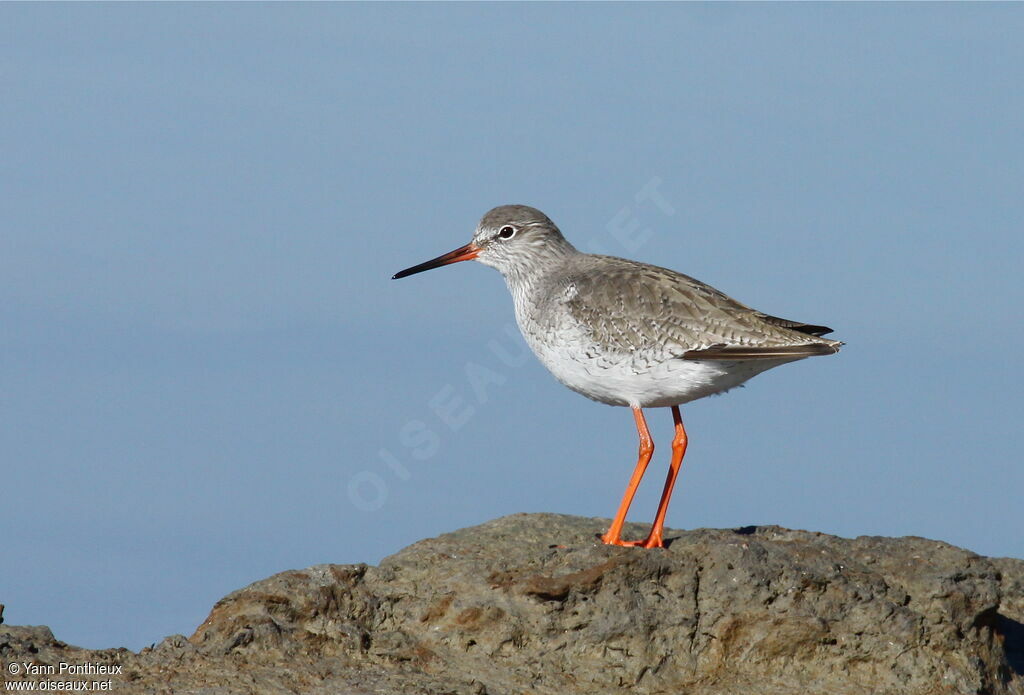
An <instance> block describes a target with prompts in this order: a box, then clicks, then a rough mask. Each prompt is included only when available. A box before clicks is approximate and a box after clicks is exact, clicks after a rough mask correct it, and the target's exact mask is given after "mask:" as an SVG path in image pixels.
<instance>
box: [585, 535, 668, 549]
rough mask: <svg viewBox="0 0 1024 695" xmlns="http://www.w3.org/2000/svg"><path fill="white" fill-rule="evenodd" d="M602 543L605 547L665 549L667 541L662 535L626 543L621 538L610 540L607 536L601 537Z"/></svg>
mask: <svg viewBox="0 0 1024 695" xmlns="http://www.w3.org/2000/svg"><path fill="white" fill-rule="evenodd" d="M601 541H602V542H603V543H604V544H605V545H618V546H621V547H623V548H664V547H665V541H664V540H662V538H661V534H651V535H650V536H648V537H647V538H645V539H643V540H642V541H624V540H622V539H621V538H609V537H608V535H607V534H605V535H604V536H601Z"/></svg>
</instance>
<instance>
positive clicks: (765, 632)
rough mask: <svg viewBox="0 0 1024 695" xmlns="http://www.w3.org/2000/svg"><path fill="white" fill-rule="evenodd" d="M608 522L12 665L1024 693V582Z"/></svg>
mask: <svg viewBox="0 0 1024 695" xmlns="http://www.w3.org/2000/svg"><path fill="white" fill-rule="evenodd" d="M606 523H607V522H606V521H605V520H600V519H582V518H576V517H566V516H557V515H551V514H532V515H525V514H523V515H515V516H510V517H505V518H501V519H497V520H495V521H491V522H489V523H486V524H483V525H481V526H476V527H472V528H467V529H463V530H460V531H456V532H454V533H450V534H446V535H443V536H440V537H438V538H431V539H427V540H424V541H420V542H419V543H416V544H414V545H412V546H410V547H408V548H406V549H405V550H403V551H401V552H399V553H398V554H396V555H393V556H391V557H389V558H386V559H385V560H384V561H383V562H382V563H381V564H380V566H379V567H369V566H366V565H318V566H315V567H310V568H308V569H305V570H300V571H290V572H283V573H281V574H278V575H275V576H273V577H270V578H268V579H265V580H263V581H260V582H257V583H255V584H252V585H250V586H248V587H246V588H244V589H241V590H239V591H236V592H234V593H232V594H230V595H228V596H227V597H225V598H224V599H222V600H221V601H219V602H218V603H217V604H216V605H215V606H214V608H213V610H212V611H211V613H210V615H209V617H208V618H207V619H206V621H205V622H204V623H203V624H202V625H200V626H199V628H198V629H197V630H196V632H195V634H193V635H192V637H190V638H188V639H186V638H184V637H181V636H175V637H170V638H167V639H166V640H164V641H163V642H162V643H161V644H159V645H158V646H156V647H155V648H152V649H146V650H143V651H142V652H141V653H139V654H133V653H131V652H128V651H126V650H107V651H103V652H85V651H84V650H76V649H75V648H73V647H69V646H67V645H63V644H62V643H60V642H57V641H56V640H54V639H53V636H52V635H50V634H49V631H48V630H46V628H7V629H6V631H5V628H4V626H0V661H3V662H4V663H7V662H9V661H12V660H22V661H25V662H28V661H30V660H32V659H35V660H38V661H39V662H41V663H54V662H56V661H58V660H61V659H63V660H64V661H69V660H72V661H74V660H77V661H79V662H81V661H85V660H89V661H93V662H103V663H110V664H114V663H117V664H120V665H122V667H123V668H122V671H123V673H122V674H120V675H118V676H115V677H114V687H113V689H114V690H115V691H117V692H133V693H134V692H137V693H162V692H167V693H172V692H173V693H200V692H202V693H212V692H217V693H249V692H260V693H263V692H266V693H277V692H282V693H283V692H302V693H353V694H355V693H437V694H440V693H466V694H473V695H479V694H481V693H491V694H498V693H502V694H503V693H524V692H531V693H537V694H544V693H558V694H559V695H569V694H572V693H581V694H582V693H588V694H591V693H612V692H621V691H624V690H626V689H628V690H630V691H632V692H637V693H680V692H685V693H696V694H708V695H712V694H719V693H721V694H725V693H737V692H749V693H769V694H770V693H780V694H781V693H786V694H787V695H788V694H790V693H797V692H799V693H828V694H829V695H840V694H844V693H849V694H851V695H853V694H858V695H859V694H861V693H863V694H865V695H866V694H869V693H900V694H901V695H903V694H907V693H922V694H924V693H929V694H930V693H936V694H937V693H1015V694H1017V695H1021V694H1024V626H1022V624H1021V623H1022V621H1024V561H1021V560H1012V559H989V558H984V557H980V556H978V555H975V554H974V553H971V552H968V551H965V550H962V549H959V548H955V547H953V546H950V545H948V544H945V543H941V542H937V541H930V540H925V539H922V538H879V537H861V538H856V539H852V540H851V539H844V538H837V537H834V536H827V535H824V534H819V533H810V532H806V531H791V530H787V529H782V528H778V527H773V526H767V527H750V528H744V529H736V530H707V529H701V530H696V531H672V532H670V533H669V534H668V537H669V538H670V539H671V542H670V545H669V547H668V548H666V549H665V550H651V551H649V550H641V549H634V548H616V547H608V546H604V545H602V544H600V543H599V542H598V540H597V537H596V534H597V533H598V532H600V531H601V530H603V528H604V527H605V525H606ZM627 530H628V531H632V532H633V534H634V535H641V533H642V530H643V529H640V528H633V529H627ZM5 676H6V677H7V678H11V675H10V674H8V673H5ZM23 677H26V676H24V675H23ZM27 678H30V679H31V678H32V677H27ZM51 678H52V676H51ZM37 679H38V678H37Z"/></svg>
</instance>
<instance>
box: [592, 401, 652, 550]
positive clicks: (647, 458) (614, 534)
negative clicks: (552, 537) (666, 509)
mask: <svg viewBox="0 0 1024 695" xmlns="http://www.w3.org/2000/svg"><path fill="white" fill-rule="evenodd" d="M633 418H634V419H635V420H636V431H637V433H638V434H639V435H640V457H639V459H638V460H637V462H636V468H634V469H633V477H632V478H630V479H629V486H628V487H626V494H625V495H623V496H622V503H621V504H620V505H619V511H618V513H617V514H616V515H615V519H614V521H612V525H611V526H609V527H608V532H607V533H606V534H604V535H603V536H601V540H602V541H604V542H605V543H607V544H608V545H636V543H635V542H634V543H631V542H628V541H624V540H622V525H623V524H624V523H626V512H628V511H629V505H630V504H631V503H632V502H633V495H635V494H636V489H637V488H638V487H640V479H641V478H643V477H644V471H645V470H647V464H648V463H650V462H651V456H653V455H654V441H653V440H652V439H651V432H650V430H648V429H647V421H646V420H645V419H644V413H643V411H642V410H640V408H633Z"/></svg>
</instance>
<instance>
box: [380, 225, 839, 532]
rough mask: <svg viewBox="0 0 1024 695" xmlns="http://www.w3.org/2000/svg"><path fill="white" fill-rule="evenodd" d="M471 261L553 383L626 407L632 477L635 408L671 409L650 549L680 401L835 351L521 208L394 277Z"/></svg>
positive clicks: (811, 334)
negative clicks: (607, 252) (494, 277)
mask: <svg viewBox="0 0 1024 695" xmlns="http://www.w3.org/2000/svg"><path fill="white" fill-rule="evenodd" d="M470 259H475V260H477V261H480V262H481V263H484V264H486V265H489V266H492V267H494V268H497V269H498V270H499V271H500V272H501V274H502V275H504V277H505V281H506V282H507V284H508V287H509V290H510V292H511V293H512V298H513V301H514V303H515V312H516V321H517V322H518V324H519V328H520V330H521V331H522V333H523V336H524V337H525V338H526V341H527V343H528V344H529V345H530V348H531V349H532V350H533V352H534V353H535V354H536V355H537V357H538V358H539V359H540V361H541V362H542V363H543V364H544V366H545V367H547V368H548V369H549V370H550V371H551V373H552V374H553V375H554V376H555V378H556V379H558V380H559V381H560V382H562V383H563V384H565V385H566V386H568V387H569V388H571V389H572V390H574V391H576V392H578V393H581V394H583V395H584V396H587V397H588V398H592V399H594V400H597V401H600V402H602V403H608V404H610V405H625V406H630V407H632V408H633V410H634V413H635V415H636V418H637V428H638V431H639V432H640V437H641V443H642V446H641V462H640V464H638V469H637V470H638V471H639V475H642V473H643V469H644V468H645V467H646V465H647V464H646V461H647V460H649V459H650V450H648V448H646V447H645V445H644V444H643V442H645V441H648V440H649V434H647V430H646V424H645V422H644V420H643V415H642V412H641V410H640V409H641V408H645V407H663V406H671V407H672V409H673V416H674V418H675V420H676V428H677V439H676V441H675V442H674V445H673V451H674V453H675V454H678V456H677V457H676V458H674V459H673V469H672V470H673V471H674V472H673V473H672V474H671V475H670V478H669V481H668V482H667V483H666V488H665V490H666V491H665V493H664V495H663V499H662V504H661V505H659V513H658V518H657V519H656V522H655V526H654V528H653V529H652V532H651V536H649V537H648V539H647V540H646V541H644V542H643V544H644V545H645V546H646V547H655V546H659V545H660V544H661V536H660V534H661V530H660V528H661V525H662V524H663V522H664V512H665V508H666V507H667V505H668V496H669V495H670V494H671V490H672V484H673V482H674V480H675V472H678V464H679V462H680V461H681V460H682V451H683V450H685V442H686V439H685V431H684V430H683V429H682V421H681V419H680V417H679V411H678V407H677V406H679V405H680V404H682V403H687V402H689V401H692V400H695V399H698V398H703V397H705V396H709V395H712V394H715V393H721V392H724V391H727V390H729V389H731V388H733V387H735V386H738V385H740V384H742V383H743V382H744V381H746V380H748V379H750V378H751V377H753V376H755V375H757V374H759V373H761V372H763V371H765V370H767V369H771V368H772V367H776V366H779V365H781V364H785V363H787V362H793V361H795V360H800V359H804V358H806V357H811V356H815V355H828V354H832V353H835V352H838V351H839V348H840V346H841V345H842V343H840V342H839V341H836V340H829V339H828V338H823V337H821V336H822V335H824V334H826V333H829V332H831V329H829V328H827V327H825V326H819V325H813V324H807V323H800V322H798V321H790V320H788V319H782V318H779V317H776V316H770V315H768V314H765V313H762V312H760V311H757V310H755V309H752V308H750V307H748V306H746V305H744V304H741V303H739V302H737V301H736V300H735V299H732V298H731V297H728V296H727V295H725V294H723V293H722V292H720V291H718V290H716V289H715V288H713V287H711V286H709V285H706V284H704V283H702V282H700V281H699V280H695V279H694V278H691V277H689V276H687V275H683V274H681V273H677V272H675V271H672V270H668V269H666V268H659V267H657V266H652V265H647V264H646V263H638V262H636V261H629V260H625V259H623V258H615V257H612V256H598V255H592V254H586V253H581V252H579V251H577V250H576V249H575V248H574V247H573V246H572V244H570V243H569V242H568V241H566V239H565V238H564V237H563V236H562V233H561V232H560V231H559V230H558V227H556V226H555V224H554V223H553V222H552V221H551V220H550V219H548V218H547V216H546V215H544V213H542V212H540V211H539V210H535V209H534V208H531V207H527V206H524V205H504V206H501V207H497V208H494V209H493V210H491V211H490V212H488V213H487V214H486V215H484V217H483V219H482V220H481V221H480V224H479V225H478V226H477V229H476V232H475V233H474V234H473V240H472V241H471V242H470V243H469V244H466V245H465V246H463V247H461V248H458V249H456V250H455V251H452V252H451V253H448V254H445V255H444V256H440V257H438V258H436V259H434V260H432V261H427V262H426V263H421V264H420V265H418V266H414V267H412V268H409V269H407V270H404V271H402V272H400V273H398V274H397V275H395V277H396V278H398V277H405V276H407V275H412V274H414V273H418V272H421V271H423V270H429V269H430V268H435V267H437V266H439V265H445V264H448V263H454V262H456V261H461V260H470ZM645 438H646V439H645ZM680 442H681V444H680ZM648 443H649V441H648ZM680 447H681V448H680ZM652 448H653V447H651V449H652ZM645 452H646V453H645ZM645 456H646V460H645V458H644V457H645ZM638 483H639V477H638V475H636V474H635V475H634V481H633V482H632V483H631V487H630V488H629V489H628V490H627V495H626V498H624V500H623V506H622V507H621V508H620V510H619V515H618V516H617V517H616V520H615V522H613V524H612V527H611V529H609V532H608V533H607V534H606V535H605V541H606V542H608V543H617V544H620V545H621V544H629V543H627V542H624V541H621V539H620V538H619V530H620V529H621V526H622V522H623V521H624V519H625V513H626V509H628V507H629V501H630V500H631V499H632V494H633V491H635V488H636V484H638Z"/></svg>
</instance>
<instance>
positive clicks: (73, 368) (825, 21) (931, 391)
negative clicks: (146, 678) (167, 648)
mask: <svg viewBox="0 0 1024 695" xmlns="http://www.w3.org/2000/svg"><path fill="white" fill-rule="evenodd" d="M1022 32H1024V6H1022V5H1020V4H900V5H883V4H802V3H801V4H785V5H773V4H724V5H721V4H718V5H702V4H684V5H668V4H646V5H624V4H596V5H594V4H528V5H519V4H496V5H482V4H447V5H434V4H411V5H410V4H401V5H399V4H391V5H362V4H298V5H294V4H289V5H285V4H274V5H268V4H102V5H99V4H75V5H67V4H62V5H49V4H20V5H10V4H7V5H4V6H2V7H0V86H2V89H3V94H4V96H3V98H2V99H0V123H2V124H3V127H2V128H0V151H2V156H0V211H2V219H3V222H2V225H0V250H2V252H0V297H2V298H3V300H2V301H0V350H2V353H0V354H2V356H3V359H2V360H0V384H2V388H0V466H2V468H0V471H2V473H3V478H2V480H3V483H2V487H0V498H2V501H0V505H2V506H0V511H2V514H0V529H2V533H3V538H4V542H5V544H6V548H5V551H6V552H5V553H4V554H3V559H2V560H0V602H2V603H5V604H6V606H7V609H6V612H5V618H6V620H7V622H9V623H12V624H47V625H50V626H51V627H52V628H53V629H54V631H55V633H56V634H57V636H58V637H59V638H61V639H64V640H66V641H69V642H71V643H75V644H79V645H83V646H88V647H110V646H122V645H124V646H129V647H132V648H134V649H138V648H141V647H142V646H145V645H147V644H150V643H153V642H157V641H159V640H160V639H161V638H162V637H163V636H165V635H168V634H171V633H175V632H184V633H190V632H191V631H192V630H193V629H194V628H195V626H196V625H197V624H198V623H199V622H200V621H201V620H202V619H203V618H204V617H205V615H206V613H207V611H208V610H209V608H210V607H211V606H212V604H213V603H214V602H215V601H216V600H217V599H218V598H220V597H221V596H223V595H224V594H226V593H228V592H229V591H232V590H234V589H236V588H239V587H241V586H244V585H245V584H248V583H250V582H252V581H255V580H258V579H261V578H263V577H265V576H268V575H270V574H272V573H275V572H278V571H282V570H286V569H291V568H299V567H305V566H308V565H311V564H316V563H323V562H338V563H348V562H370V563H374V562H377V561H378V560H379V559H380V558H381V557H383V556H385V555H388V554H390V553H392V552H395V551H397V550H398V549H400V548H401V547H403V546H405V545H407V544H408V543H411V542H413V541H415V540H417V539H419V538H422V537H425V536H428V535H434V534H438V533H442V532H445V531H449V530H453V529H456V528H460V527H463V526H467V525H471V524H476V523H480V522H482V521H485V520H487V519H490V518H494V517H497V516H500V515H504V514H510V513H514V512H540V511H546V512H560V513H567V514H579V515H587V516H610V515H611V514H612V513H613V512H614V511H615V507H616V504H617V503H618V500H619V497H620V495H621V492H622V489H623V487H624V486H625V484H626V481H627V479H628V476H629V473H630V471H631V469H632V466H633V463H634V461H635V451H636V438H635V431H634V428H633V423H632V418H631V417H630V414H629V411H628V410H626V409H624V408H610V407H607V406H603V405H599V404H595V403H592V402H590V401H587V400H585V399H583V398H581V397H579V396H578V395H576V394H573V393H571V392H570V391H568V390H566V389H564V388H563V387H561V386H560V385H559V384H557V383H556V382H555V381H554V380H553V379H552V378H551V377H550V376H549V375H548V374H547V373H546V372H545V371H544V370H543V368H542V367H541V366H540V365H539V364H538V363H537V362H536V361H535V360H534V359H533V358H532V356H531V357H529V359H522V357H523V355H522V352H521V351H522V349H523V345H522V343H521V342H520V341H519V340H518V339H517V338H515V337H514V336H510V335H509V334H508V333H507V332H506V328H507V327H509V326H510V325H512V322H513V314H512V305H511V301H510V299H509V298H508V296H507V292H506V290H505V287H504V284H503V282H502V281H501V278H500V276H499V275H498V274H497V273H495V272H494V271H493V270H491V269H489V268H484V267H482V266H479V265H477V264H470V263H463V264H459V265H457V266H453V267H450V268H444V269H440V270H436V271H433V272H431V273H429V274H424V275H420V276H416V277H415V278H410V279H408V280H403V281H401V282H393V281H391V280H390V277H391V275H392V274H393V273H394V272H395V271H397V270H399V269H401V268H404V267H406V266H409V265H412V264H414V263H418V262H420V261H422V260H426V259H427V258H431V257H433V256H435V255H438V254H440V253H442V252H445V251H448V250H450V249H452V248H455V247H456V246H460V245H462V244H464V243H466V242H467V241H468V240H469V237H470V234H471V232H472V229H473V227H474V225H475V224H476V221H477V220H478V218H479V217H480V216H481V215H482V214H483V213H484V212H485V211H486V210H488V209H489V208H490V207H492V206H494V205H498V204H503V203H525V204H529V205H533V206H535V207H538V208H540V209H542V210H544V211H545V212H547V213H548V214H549V215H550V216H551V217H552V218H553V219H554V220H555V221H556V222H557V223H558V224H559V225H560V227H561V228H562V230H563V232H564V233H565V234H566V236H567V237H568V238H569V239H570V240H571V241H573V242H574V243H576V244H577V245H578V246H580V247H582V248H585V249H590V250H600V251H602V252H608V253H613V254H616V255H624V256H630V257H633V258H637V259H640V260H644V261H647V262H652V263H656V264H658V265H663V266H667V267H670V268H674V269H677V270H680V271H682V272H685V273H688V274H690V275H693V276H696V277H698V278H701V279H702V280H705V281H706V282H709V283H711V284H713V285H715V286H717V287H718V288H719V289H721V290H723V291H725V292H727V293H729V294H731V295H732V296H734V297H736V298H737V299H739V300H740V301H743V302H745V303H748V304H752V305H754V306H756V307H757V308H759V309H762V310H764V311H767V312H770V313H774V314H778V315H782V316H786V317H790V318H795V319H799V320H805V321H809V322H814V323H825V324H827V325H830V326H832V327H834V328H835V329H836V334H835V335H836V337H838V338H840V339H842V340H845V341H846V342H847V347H846V348H845V349H844V351H843V352H842V353H841V354H840V355H839V356H837V357H832V358H821V359H815V360H808V361H805V362H802V363H799V364H796V365H789V366H785V367H782V368H779V369H777V370H773V371H772V372H770V373H768V374H765V375H762V376H759V377H757V378H756V379H754V380H753V381H751V382H749V384H748V386H747V387H746V388H744V389H741V390H736V391H733V392H731V393H729V394H727V395H725V396H722V397H717V398H711V399H705V400H704V401H699V402H697V403H694V404H690V405H689V406H686V407H684V409H683V417H684V420H685V422H686V424H687V428H688V431H689V433H690V441H691V444H690V449H689V452H688V454H687V458H686V462H685V464H684V468H683V473H682V476H681V478H680V482H679V484H678V486H677V492H676V494H675V498H674V500H673V506H672V508H671V509H670V511H669V515H668V523H669V525H670V526H674V527H683V528H693V527H701V526H707V527H732V526H741V525H746V524H768V523H776V524H781V525H784V526H789V527H795V528H803V529H812V530H816V531H823V532H827V533H836V534H840V535H845V536H856V535H860V534H878V535H904V534H912V535H921V536H927V537H930V538H936V539H941V540H945V541H949V542H952V543H955V544H958V545H963V546H966V547H968V548H971V549H972V550H975V551H977V552H980V553H984V554H992V555H1011V556H1017V557H1022V556H1024V534H1022V533H1021V532H1020V530H1021V528H1022V527H1024V505H1022V504H1021V493H1022V491H1024V466H1022V465H1021V456H1020V451H1021V449H1022V446H1024V441H1022V439H1024V438H1022V435H1021V431H1022V428H1021V426H1020V422H1019V417H1020V413H1021V411H1022V409H1021V407H1020V401H1021V397H1020V392H1021V387H1022V372H1021V367H1020V365H1019V362H1018V360H1017V355H1016V351H1017V349H1018V348H1019V346H1020V345H1021V344H1022V343H1024V329H1022V326H1024V321H1022V309H1021V307H1022V306H1024V290H1022V287H1024V283H1022V282H1021V276H1020V268H1021V262H1022V258H1024V253H1022V251H1024V242H1022V234H1021V231H1020V224H1021V220H1022V219H1024V202H1022V200H1024V196H1022V195H1021V182H1022V180H1024V176H1022V175H1024V139H1022V138H1021V133H1020V114H1021V113H1024V93H1022V91H1021V90H1020V89H1019V85H1020V84H1021V81H1022V78H1024V74H1022V72H1024V48H1022V45H1021V42H1020V40H1019V37H1020V36H1021V35H1022ZM645 186H655V187H656V188H657V190H658V191H659V193H660V195H662V196H663V197H664V201H666V203H667V205H662V206H659V205H656V204H654V203H653V202H652V200H651V199H650V198H647V199H644V197H643V196H640V199H639V200H638V193H639V192H640V191H642V190H643V189H644V187H645ZM669 209H670V211H669ZM623 228H629V229H633V230H634V231H631V232H628V233H623V232H622V231H621V230H622V229H623ZM453 414H454V415H453ZM648 417H649V421H650V422H651V425H652V430H653V432H654V434H655V437H656V441H657V442H658V443H659V448H658V450H657V451H656V453H655V463H654V464H652V469H651V473H650V478H651V481H653V482H648V483H647V484H646V485H645V486H644V487H643V488H642V489H641V493H640V495H639V496H638V498H637V501H636V502H635V504H634V507H633V513H632V514H631V519H632V520H636V521H645V522H647V521H649V520H650V519H651V518H652V517H653V515H654V509H655V506H656V504H657V498H658V494H659V493H660V487H661V481H662V480H663V475H664V473H663V471H664V467H665V465H666V464H667V458H668V452H669V447H668V443H669V440H670V438H671V417H670V415H669V413H668V411H667V410H657V411H652V412H650V413H649V415H648ZM600 530H602V529H601V528H599V527H596V528H595V532H596V531H600Z"/></svg>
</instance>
